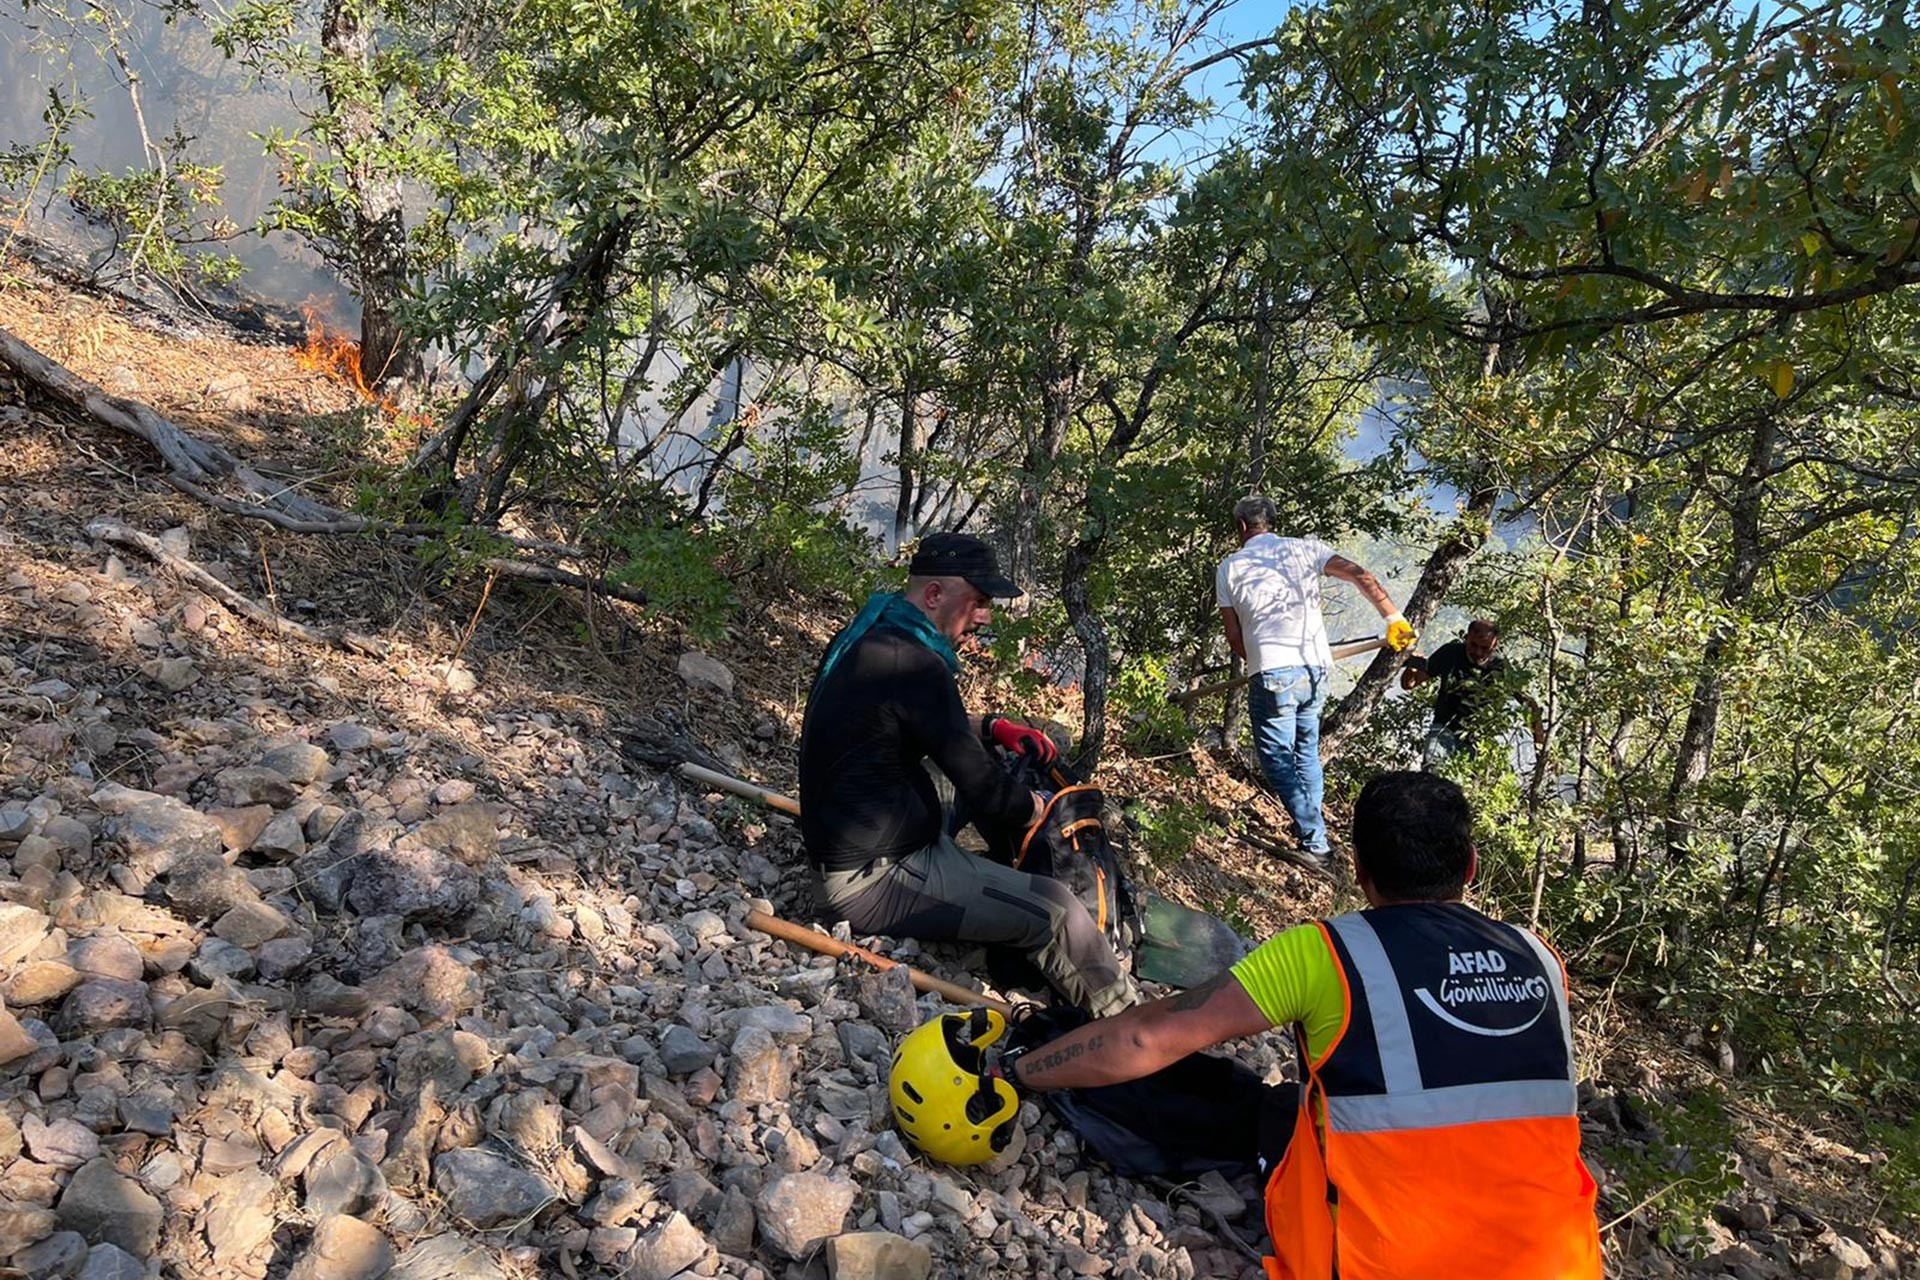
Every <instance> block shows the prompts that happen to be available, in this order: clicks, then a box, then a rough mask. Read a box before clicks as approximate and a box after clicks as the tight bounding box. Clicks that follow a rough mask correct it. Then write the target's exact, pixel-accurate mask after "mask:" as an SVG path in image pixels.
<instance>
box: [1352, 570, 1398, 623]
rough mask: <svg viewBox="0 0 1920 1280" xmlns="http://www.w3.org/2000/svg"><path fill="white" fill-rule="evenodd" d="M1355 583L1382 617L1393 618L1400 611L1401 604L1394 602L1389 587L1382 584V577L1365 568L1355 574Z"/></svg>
mask: <svg viewBox="0 0 1920 1280" xmlns="http://www.w3.org/2000/svg"><path fill="white" fill-rule="evenodd" d="M1353 585H1354V586H1355V587H1356V588H1358V590H1359V592H1360V594H1361V595H1363V596H1365V597H1366V598H1367V603H1368V604H1370V605H1372V606H1373V607H1374V608H1375V609H1377V610H1378V611H1379V613H1380V616H1381V617H1383V618H1391V617H1392V616H1393V615H1394V614H1396V613H1398V612H1400V609H1399V606H1397V605H1395V604H1394V603H1393V597H1392V596H1390V595H1388V594H1387V589H1386V588H1385V587H1383V586H1381V585H1380V579H1378V578H1376V577H1374V576H1373V575H1372V574H1371V573H1369V572H1367V571H1366V570H1365V569H1362V570H1361V571H1360V572H1359V573H1358V574H1356V575H1355V576H1354V579H1353Z"/></svg>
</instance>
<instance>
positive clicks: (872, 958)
mask: <svg viewBox="0 0 1920 1280" xmlns="http://www.w3.org/2000/svg"><path fill="white" fill-rule="evenodd" d="M747 923H748V924H749V925H751V926H752V927H753V928H755V929H758V930H759V931H760V932H762V933H765V934H771V935H772V936H773V937H776V938H779V939H780V940H781V941H783V942H791V943H793V944H794V945H795V946H799V947H805V948H807V950H809V951H818V952H819V953H820V954H821V955H823V956H852V957H853V958H854V959H856V960H864V961H865V962H866V963H868V964H870V965H872V966H873V967H874V968H876V969H879V970H882V971H885V970H887V969H905V970H906V971H907V977H908V978H909V979H910V980H911V981H912V983H913V989H914V990H915V991H931V992H932V993H933V994H934V995H937V996H939V997H940V998H941V999H943V1000H951V1001H953V1003H955V1004H961V1005H985V1006H986V1007H987V1008H989V1009H994V1010H997V1011H999V1012H1000V1013H1002V1014H1007V1015H1011V1014H1012V1013H1013V1006H1011V1005H1009V1004H1008V1003H1007V1002H1006V1001H1004V1000H995V999H994V998H993V997H992V996H983V995H981V994H980V993H979V992H978V991H969V990H968V989H967V988H965V987H963V986H960V985H959V984H957V983H953V982H948V981H947V980H946V979H945V978H936V977H934V976H933V975H932V974H930V973H922V972H921V971H920V970H918V969H916V968H914V967H913V966H912V965H903V964H901V963H900V962H899V961H898V960H889V959H887V958H886V957H885V956H883V955H876V954H875V953H873V952H871V951H869V950H867V949H866V948H865V947H860V946H855V945H854V944H853V943H851V942H842V941H840V939H838V938H835V937H832V936H830V935H828V934H824V933H819V932H816V931H815V930H812V929H809V928H807V927H806V926H805V925H798V924H795V923H794V922H793V921H791V920H782V919H781V918H780V917H779V916H770V915H768V914H767V913H766V912H764V911H749V912H748V913H747Z"/></svg>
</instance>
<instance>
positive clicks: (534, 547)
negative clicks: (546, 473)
mask: <svg viewBox="0 0 1920 1280" xmlns="http://www.w3.org/2000/svg"><path fill="white" fill-rule="evenodd" d="M0 366H4V367H6V368H8V369H11V370H12V371H13V372H14V373H15V374H16V375H17V376H19V377H20V378H21V379H22V380H24V381H25V382H27V383H29V384H31V385H32V386H33V387H35V388H36V389H38V390H39V391H41V392H42V393H44V394H45V395H47V396H48V397H49V398H51V399H52V400H54V401H56V402H57V403H59V404H62V405H64V406H66V407H67V408H68V409H70V410H73V411H74V412H77V413H79V414H81V415H83V416H84V417H86V418H89V419H91V420H93V421H95V422H98V423H100V424H102V425H103V426H107V427H111V428H113V429H114V430H116V431H121V432H124V433H126V434H127V435H131V436H134V437H135V438H137V439H139V440H143V441H145V442H146V443H147V444H148V445H150V446H151V447H152V448H153V450H154V451H155V452H156V453H158V454H159V455H160V457H161V459H162V460H164V461H165V463H166V464H167V468H168V474H167V477H166V480H167V483H168V484H170V485H172V486H173V487H174V488H175V489H178V490H179V491H180V492H181V493H184V494H186V495H187V496H188V497H190V498H192V499H194V500H195V501H197V502H202V503H205V504H206V505H208V506H210V507H213V508H214V509H215V510H218V511H223V512H225V513H226V514H228V515H231V516H237V517H240V518H241V519H247V520H262V521H265V522H266V523H268V524H271V525H273V526H275V527H276V528H279V529H284V530H286V531H287V532H289V533H299V534H321V535H332V536H350V535H361V534H364V535H369V536H375V537H398V538H403V539H406V540H407V541H409V542H410V543H412V544H413V545H419V544H422V543H425V542H427V541H429V540H431V539H432V538H434V537H438V536H444V535H445V533H446V532H447V531H446V530H445V529H444V528H442V527H440V526H438V525H424V524H395V523H392V522H389V521H384V520H374V519H370V518H368V517H366V516H359V515H354V514H353V513H351V512H347V511H341V510H338V509H337V508H334V507H329V506H326V505H325V504H323V503H319V502H315V501H313V500H312V499H311V498H308V497H306V496H305V495H303V494H301V493H300V492H298V490H296V489H295V488H293V487H291V486H289V485H284V484H275V483H274V482H273V481H271V480H268V479H267V478H266V477H265V476H262V475H261V474H260V473H259V472H257V471H255V470H254V469H253V468H252V467H250V466H248V465H246V464H245V463H244V462H242V461H240V460H239V459H238V458H236V457H234V456H233V455H232V454H231V453H229V452H227V451H226V450H225V449H223V448H221V447H220V446H219V445H217V444H212V443H209V442H208V441H205V440H201V439H199V438H198V437H196V436H193V435H190V434H189V433H188V432H186V431H185V430H183V429H182V428H181V427H179V426H177V425H176V424H174V423H172V422H169V421H168V420H167V419H166V418H164V417H162V416H161V415H160V414H158V413H156V412H155V411H154V410H153V409H151V408H149V407H148V406H146V405H144V404H141V403H140V402H139V401H137V400H128V399H124V398H122V397H120V396H114V395H109V394H107V392H105V391H103V390H102V389H101V388H99V387H97V386H95V385H94V384H93V383H91V382H88V381H87V380H86V379H84V378H82V377H80V376H79V375H78V374H76V373H74V372H73V371H72V370H71V369H68V368H67V367H66V366H64V365H62V364H60V363H58V362H57V361H55V360H53V359H51V358H49V357H48V356H46V355H43V354H42V353H41V352H39V351H37V350H35V349H34V348H33V346H31V345H30V344H28V343H26V342H24V341H22V340H21V339H20V338H18V337H16V336H15V335H14V334H12V333H10V332H8V331H7V330H6V329H4V328H0ZM222 478H225V479H229V480H231V481H232V482H233V483H235V484H237V485H238V486H239V487H240V488H242V489H244V490H245V491H246V492H247V493H249V494H250V495H252V496H253V497H255V498H257V499H259V501H258V502H242V501H240V500H238V499H235V498H231V497H227V496H225V495H223V494H220V493H216V492H214V491H213V490H212V489H210V488H208V485H209V484H211V483H212V482H213V481H215V480H219V479H222ZM108 523H112V522H108ZM119 527H121V528H125V526H119ZM128 532H129V533H133V531H132V530H128ZM135 536H137V537H145V536H146V535H144V534H136V535H135ZM488 536H489V537H493V538H498V539H499V540H500V541H501V542H504V543H506V544H507V545H508V546H511V547H514V548H515V549H517V550H522V551H528V552H532V553H533V554H536V555H547V556H554V557H559V558H563V559H584V558H586V555H587V553H586V552H585V551H584V550H582V549H581V548H579V547H575V546H570V545H568V544H567V543H563V542H549V541H545V540H543V539H533V538H515V537H511V536H509V535H505V534H500V533H495V532H493V531H489V533H488ZM127 545H133V546H138V549H139V550H141V551H142V552H143V553H146V554H153V553H152V552H150V551H148V548H146V547H145V546H140V545H139V544H137V543H129V544H127ZM154 546H155V547H158V546H159V544H158V543H155V544H154ZM156 558H157V557H156ZM163 563H164V562H163ZM481 563H482V564H483V565H484V566H485V567H486V568H488V569H490V570H492V571H494V572H496V573H498V574H500V575H501V576H503V577H510V578H519V579H521V580H523V581H527V582H544V583H548V584H551V585H554V586H563V587H573V588H576V589H578V590H581V591H586V592H590V593H592V594H594V595H599V596H605V597H607V598H608V599H611V600H623V601H625V602H627V603H628V604H636V605H644V604H646V603H647V596H646V593H645V592H644V591H642V590H640V589H639V588H637V587H628V586H622V585H620V584H619V583H615V582H609V581H607V580H606V579H604V578H597V577H589V576H587V575H585V574H581V573H575V572H573V571H572V570H570V569H562V568H559V567H557V566H554V565H547V564H536V563H532V562H528V561H523V560H512V559H507V558H505V557H494V558H489V559H487V560H484V561H482V562H481ZM180 564H183V565H185V564H187V562H185V561H180ZM168 567H169V568H173V567H175V566H172V565H169V566H168ZM187 567H188V568H194V566H191V565H188V566H187ZM200 572H202V573H204V570H202V571H200ZM208 580H209V581H212V582H214V583H219V579H217V578H209V579H208ZM194 581H195V582H196V583H197V584H198V579H194ZM200 585H204V584H200ZM221 586H222V589H223V590H230V589H229V588H226V587H225V586H224V584H221ZM214 594H218V592H215V593H214ZM222 598H223V599H224V597H222ZM238 598H239V599H242V600H244V599H245V598H244V597H238ZM229 603H232V602H231V601H229ZM246 604H247V605H252V602H251V601H247V602H246ZM233 607H234V608H235V609H237V610H239V611H240V612H243V613H246V612H247V609H246V608H245V607H243V606H242V605H238V604H235V605H234V606H233ZM252 607H253V608H256V609H257V608H259V606H257V605H253V606H252ZM263 612H264V611H263ZM247 616H249V617H255V616H256V615H254V614H252V613H248V615H247ZM272 616H273V615H272V614H270V613H268V614H266V617H272ZM256 620H261V619H259V618H256ZM268 625H271V624H268ZM291 625H294V626H298V625H299V624H297V623H296V624H291ZM306 630H307V632H309V633H310V634H305V635H303V636H302V638H306V639H312V638H314V637H319V638H320V639H322V640H326V637H325V636H324V634H323V633H321V632H317V631H313V630H312V629H311V628H307V629H306ZM290 634H301V633H297V632H296V633H290ZM327 642H328V643H331V641H327ZM350 647H351V646H350Z"/></svg>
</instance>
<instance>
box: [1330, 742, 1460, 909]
mask: <svg viewBox="0 0 1920 1280" xmlns="http://www.w3.org/2000/svg"><path fill="white" fill-rule="evenodd" d="M1353 861H1354V865H1355V866H1356V867H1358V868H1361V869H1364V870H1365V871H1366V873H1367V878H1368V879H1370V880H1372V881H1373V887H1374V889H1375V890H1376V891H1378V893H1379V894H1380V896H1381V897H1383V898H1386V899H1389V900H1391V901H1395V902H1450V901H1452V900H1453V899H1455V898H1458V897H1459V896H1460V894H1461V893H1462V891H1464V890H1465V889H1466V887H1467V873H1468V871H1470V870H1471V869H1472V867H1473V809H1472V807H1471V806H1470V805H1468V804H1467V795H1466V792H1464V791H1462V790H1460V788H1459V786H1458V785H1457V784H1455V783H1452V782H1449V781H1448V780H1447V779H1445V778H1442V777H1440V776H1438V775H1437V774H1432V773H1410V772H1395V773H1382V774H1376V775H1375V776H1374V777H1373V779H1372V780H1371V781H1369V782H1368V783H1367V785H1366V786H1364V787H1362V788H1361V789H1360V798H1359V799H1358V800H1356V801H1355V802H1354V805H1353Z"/></svg>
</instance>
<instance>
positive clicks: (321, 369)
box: [293, 303, 433, 433]
mask: <svg viewBox="0 0 1920 1280" xmlns="http://www.w3.org/2000/svg"><path fill="white" fill-rule="evenodd" d="M300 314H301V316H302V317H304V318H305V320H306V325H307V338H306V341H305V342H303V343H301V344H300V345H299V346H298V347H296V348H294V352H293V358H294V362H295V363H296V364H298V365H299V366H300V367H301V368H302V369H306V370H309V371H310V372H313V373H318V374H321V375H323V376H325V377H328V378H331V379H333V380H334V381H336V382H339V383H341V384H343V385H345V386H347V387H350V388H352V390H353V392H354V394H356V395H358V396H359V397H360V399H361V400H363V401H365V402H366V403H368V404H370V405H372V406H374V407H375V408H376V409H378V410H380V412H381V413H383V414H385V415H386V417H387V418H388V420H390V421H391V422H392V423H393V424H394V425H395V426H397V427H401V428H403V429H404V430H406V431H408V432H411V433H418V432H421V431H424V430H426V429H427V428H428V427H429V426H431V425H432V421H433V420H432V419H431V418H430V417H429V416H428V415H426V414H424V413H418V412H413V411H410V410H406V409H403V408H401V407H400V405H399V403H398V402H397V401H396V400H394V398H393V397H392V396H388V395H383V394H382V393H381V392H379V391H377V390H375V389H374V388H373V387H372V386H369V385H368V383H367V379H366V374H365V373H364V372H363V371H362V370H361V368H360V344H359V343H358V342H355V341H354V340H353V339H352V338H349V337H347V336H346V335H345V334H344V333H341V332H338V331H336V330H333V329H330V328H328V326H327V322H326V318H325V317H324V316H323V315H322V314H321V313H320V309H319V308H318V307H317V306H315V305H313V304H311V303H307V304H303V305H302V306H301V308H300Z"/></svg>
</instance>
